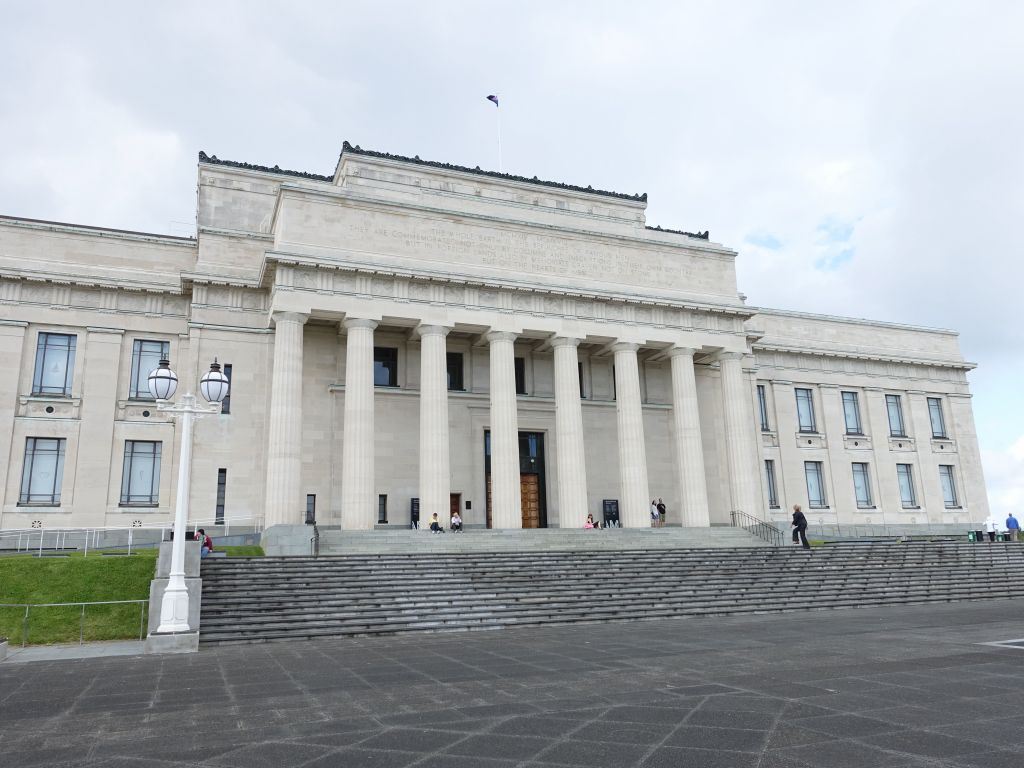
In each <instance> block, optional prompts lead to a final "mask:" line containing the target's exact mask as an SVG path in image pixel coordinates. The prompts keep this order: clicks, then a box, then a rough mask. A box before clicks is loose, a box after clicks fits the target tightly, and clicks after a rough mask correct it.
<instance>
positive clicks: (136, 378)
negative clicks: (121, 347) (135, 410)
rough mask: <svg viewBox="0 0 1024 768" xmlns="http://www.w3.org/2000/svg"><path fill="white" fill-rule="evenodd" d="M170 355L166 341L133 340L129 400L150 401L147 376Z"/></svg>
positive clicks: (169, 348) (168, 344)
mask: <svg viewBox="0 0 1024 768" xmlns="http://www.w3.org/2000/svg"><path fill="white" fill-rule="evenodd" d="M170 354H171V345H170V342H167V341H151V340H147V339H135V341H133V342H132V380H131V385H130V387H129V389H128V397H129V399H131V400H152V399H153V395H152V393H150V391H149V374H150V373H151V372H152V371H153V369H154V368H156V367H157V366H158V365H160V361H161V360H163V359H164V358H166V357H168V356H169V355H170Z"/></svg>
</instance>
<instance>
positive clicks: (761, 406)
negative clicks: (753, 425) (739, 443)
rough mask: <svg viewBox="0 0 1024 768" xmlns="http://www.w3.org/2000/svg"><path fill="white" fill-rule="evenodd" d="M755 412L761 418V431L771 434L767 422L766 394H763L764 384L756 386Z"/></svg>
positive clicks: (769, 424)
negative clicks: (756, 411)
mask: <svg viewBox="0 0 1024 768" xmlns="http://www.w3.org/2000/svg"><path fill="white" fill-rule="evenodd" d="M757 410H758V413H759V414H760V416H761V431H762V432H771V429H772V427H771V423H770V422H769V421H768V394H767V393H766V392H765V389H764V384H758V385H757Z"/></svg>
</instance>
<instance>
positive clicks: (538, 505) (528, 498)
mask: <svg viewBox="0 0 1024 768" xmlns="http://www.w3.org/2000/svg"><path fill="white" fill-rule="evenodd" d="M544 467H545V461H544V433H543V432H520V433H519V494H520V504H521V506H522V513H523V528H547V527H548V510H547V482H546V479H547V478H546V473H545V471H544ZM484 471H485V472H486V478H487V527H488V528H491V527H492V521H491V508H492V505H491V433H490V430H485V431H484Z"/></svg>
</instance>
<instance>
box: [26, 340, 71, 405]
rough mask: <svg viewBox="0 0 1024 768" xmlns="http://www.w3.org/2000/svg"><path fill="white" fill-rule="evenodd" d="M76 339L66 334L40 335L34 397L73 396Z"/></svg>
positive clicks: (37, 347) (34, 377) (37, 348)
mask: <svg viewBox="0 0 1024 768" xmlns="http://www.w3.org/2000/svg"><path fill="white" fill-rule="evenodd" d="M75 343H76V337H75V336H69V335H67V334H64V333H40V334H39V343H38V344H37V345H36V370H35V374H34V375H33V376H32V394H33V395H59V396H63V397H69V396H70V395H71V380H72V379H73V378H74V376H75Z"/></svg>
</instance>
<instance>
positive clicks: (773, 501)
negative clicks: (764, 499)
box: [764, 459, 779, 509]
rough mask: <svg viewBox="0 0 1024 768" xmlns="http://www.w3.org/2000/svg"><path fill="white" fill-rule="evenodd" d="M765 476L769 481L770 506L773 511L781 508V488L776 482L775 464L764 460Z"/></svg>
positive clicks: (769, 460)
mask: <svg viewBox="0 0 1024 768" xmlns="http://www.w3.org/2000/svg"><path fill="white" fill-rule="evenodd" d="M764 476H765V478H767V480H768V506H769V507H772V508H773V509H776V508H778V506H779V488H778V485H777V484H776V482H775V462H774V461H772V460H771V459H765V460H764Z"/></svg>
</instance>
